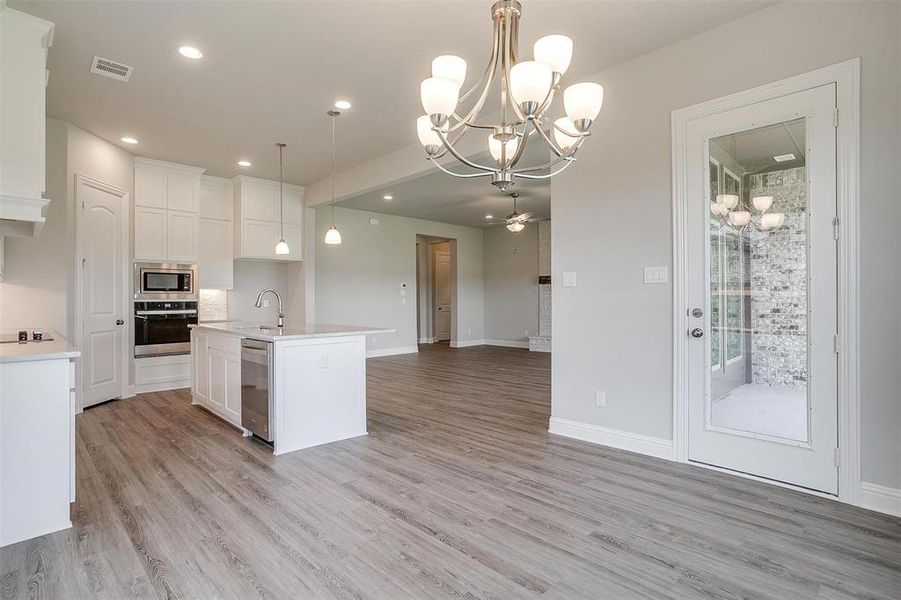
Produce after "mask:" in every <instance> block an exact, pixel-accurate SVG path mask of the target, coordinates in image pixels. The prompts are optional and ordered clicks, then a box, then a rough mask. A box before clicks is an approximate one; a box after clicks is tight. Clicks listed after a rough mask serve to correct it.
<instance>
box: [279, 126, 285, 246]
mask: <svg viewBox="0 0 901 600" xmlns="http://www.w3.org/2000/svg"><path fill="white" fill-rule="evenodd" d="M284 151H285V145H284V144H281V143H280V144H278V220H279V223H280V229H281V239H282V240H284V239H285V194H284V185H285V175H284V166H283V161H282V154H283V153H284Z"/></svg>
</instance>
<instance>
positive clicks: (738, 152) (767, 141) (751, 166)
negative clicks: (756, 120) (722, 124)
mask: <svg viewBox="0 0 901 600" xmlns="http://www.w3.org/2000/svg"><path fill="white" fill-rule="evenodd" d="M806 131H807V125H806V122H805V119H803V118H801V119H796V120H794V121H788V122H785V123H777V124H775V125H767V126H766V127H759V128H757V129H750V130H748V131H740V132H738V133H733V134H731V135H724V136H722V137H718V138H714V139H712V140H710V144H711V146H712V147H714V148H717V149H719V151H720V152H722V153H724V154H726V155H727V156H729V157H731V159H732V160H733V161H734V162H735V163H736V164H737V165H739V166H741V168H742V169H743V172H742V173H736V175H744V174H747V173H760V172H763V171H768V170H771V169H775V168H778V169H791V168H794V167H801V166H803V165H804V160H805V155H806V150H807V148H806V141H805V140H806V135H805V134H806ZM786 154H794V155H795V159H794V160H788V161H784V162H777V161H776V160H775V159H774V158H773V157H774V156H782V155H786Z"/></svg>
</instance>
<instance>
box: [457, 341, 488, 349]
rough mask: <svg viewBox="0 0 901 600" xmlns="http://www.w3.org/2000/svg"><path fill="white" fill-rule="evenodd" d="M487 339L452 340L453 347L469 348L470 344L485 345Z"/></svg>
mask: <svg viewBox="0 0 901 600" xmlns="http://www.w3.org/2000/svg"><path fill="white" fill-rule="evenodd" d="M484 345H485V340H451V343H450V347H451V348H469V347H470V346H484Z"/></svg>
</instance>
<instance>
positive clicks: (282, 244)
mask: <svg viewBox="0 0 901 600" xmlns="http://www.w3.org/2000/svg"><path fill="white" fill-rule="evenodd" d="M275 253H276V254H291V249H290V248H289V247H288V242H286V241H285V238H282V239H280V240H279V241H278V244H276V245H275Z"/></svg>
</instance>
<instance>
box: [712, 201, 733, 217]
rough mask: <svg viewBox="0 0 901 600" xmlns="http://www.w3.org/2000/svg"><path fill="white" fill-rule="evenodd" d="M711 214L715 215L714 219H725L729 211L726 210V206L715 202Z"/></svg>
mask: <svg viewBox="0 0 901 600" xmlns="http://www.w3.org/2000/svg"><path fill="white" fill-rule="evenodd" d="M710 212H712V213H713V216H714V217H719V218H721V219H722V218H725V217H726V215H728V214H729V209H728V208H726V205H725V204H720V203H719V202H713V203H711V204H710Z"/></svg>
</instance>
